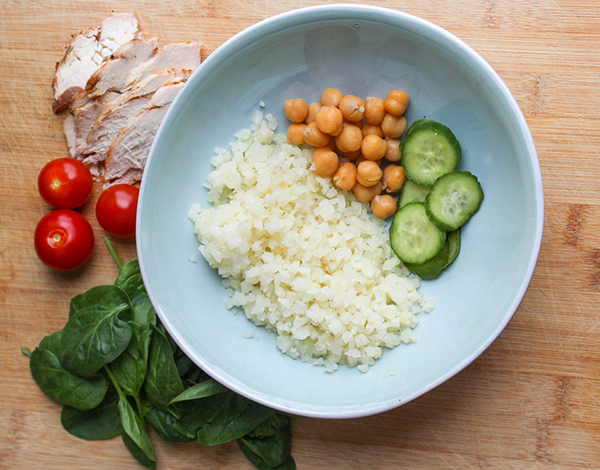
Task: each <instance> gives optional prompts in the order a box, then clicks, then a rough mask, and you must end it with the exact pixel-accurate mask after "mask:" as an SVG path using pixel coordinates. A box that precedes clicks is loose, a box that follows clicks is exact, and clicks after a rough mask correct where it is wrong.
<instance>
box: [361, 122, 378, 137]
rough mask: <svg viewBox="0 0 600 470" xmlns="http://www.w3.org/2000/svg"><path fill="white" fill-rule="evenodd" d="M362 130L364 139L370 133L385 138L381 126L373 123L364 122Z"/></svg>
mask: <svg viewBox="0 0 600 470" xmlns="http://www.w3.org/2000/svg"><path fill="white" fill-rule="evenodd" d="M361 130H362V135H363V139H364V138H365V137H366V136H368V135H376V136H378V137H381V138H382V139H383V131H382V130H381V126H375V125H373V124H364V125H363V126H362V129H361Z"/></svg>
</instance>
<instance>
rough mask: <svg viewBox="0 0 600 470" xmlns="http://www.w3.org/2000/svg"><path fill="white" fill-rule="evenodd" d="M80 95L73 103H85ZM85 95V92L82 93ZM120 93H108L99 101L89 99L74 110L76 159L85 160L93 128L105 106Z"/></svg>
mask: <svg viewBox="0 0 600 470" xmlns="http://www.w3.org/2000/svg"><path fill="white" fill-rule="evenodd" d="M80 93H81V92H80ZM80 93H78V94H77V95H76V97H75V99H74V101H73V102H75V101H79V102H83V97H82V96H80ZM82 93H84V94H85V91H84V92H82ZM119 96H120V94H119V93H113V92H108V93H105V94H104V95H102V97H101V98H100V99H98V100H91V99H88V100H87V103H85V104H84V105H83V106H81V107H79V108H77V109H74V110H72V112H71V114H72V115H73V118H74V121H75V151H76V158H78V159H79V160H83V159H84V158H85V156H86V154H87V141H86V139H87V136H88V134H89V132H90V130H91V129H92V126H93V125H94V123H95V122H96V120H97V119H98V116H99V115H100V112H101V111H102V108H103V107H104V105H105V104H106V103H108V102H111V101H113V100H115V99H117V98H118V97H119Z"/></svg>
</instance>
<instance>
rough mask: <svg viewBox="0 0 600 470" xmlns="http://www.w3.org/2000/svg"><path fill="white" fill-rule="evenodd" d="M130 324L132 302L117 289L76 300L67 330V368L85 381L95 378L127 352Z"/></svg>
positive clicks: (90, 293)
mask: <svg viewBox="0 0 600 470" xmlns="http://www.w3.org/2000/svg"><path fill="white" fill-rule="evenodd" d="M129 320H131V304H130V303H129V298H128V297H127V294H125V293H124V292H123V291H122V290H121V289H119V288H118V287H116V286H98V287H93V288H92V289H90V290H89V291H87V292H85V293H83V294H81V295H78V296H77V297H75V298H74V299H73V300H72V301H71V309H70V313H69V321H68V322H67V324H66V325H65V327H64V329H63V333H64V335H63V338H65V341H64V345H63V346H64V348H63V351H62V354H61V357H60V362H61V364H62V365H63V367H64V368H65V369H67V370H69V371H71V372H73V373H76V374H78V375H80V376H82V377H91V376H92V375H94V374H95V373H96V372H98V371H99V370H100V369H101V368H102V367H103V366H104V365H106V364H108V363H110V362H112V361H113V360H115V359H116V358H117V357H119V356H120V355H121V353H122V352H123V351H124V350H125V348H127V346H128V344H129V341H130V340H131V327H130V326H129V324H128V323H127V321H129Z"/></svg>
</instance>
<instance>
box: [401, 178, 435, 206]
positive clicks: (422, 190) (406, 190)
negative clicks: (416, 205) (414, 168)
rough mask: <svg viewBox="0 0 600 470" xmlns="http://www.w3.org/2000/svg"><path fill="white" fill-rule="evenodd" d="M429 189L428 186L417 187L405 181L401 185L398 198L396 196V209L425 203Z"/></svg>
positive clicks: (409, 181)
mask: <svg viewBox="0 0 600 470" xmlns="http://www.w3.org/2000/svg"><path fill="white" fill-rule="evenodd" d="M430 189H431V187H430V186H419V185H418V184H415V183H413V182H412V181H411V180H408V179H407V180H406V181H405V182H404V184H403V185H402V189H401V190H400V196H398V209H400V208H402V207H404V206H405V205H406V204H409V203H411V202H425V198H426V197H427V193H429V190H430Z"/></svg>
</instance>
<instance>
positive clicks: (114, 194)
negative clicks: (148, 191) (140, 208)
mask: <svg viewBox="0 0 600 470" xmlns="http://www.w3.org/2000/svg"><path fill="white" fill-rule="evenodd" d="M139 194H140V190H139V189H138V188H136V187H135V186H131V185H129V184H116V185H114V186H111V187H109V188H108V189H107V190H106V191H104V192H103V193H102V194H101V195H100V198H99V199H98V203H97V204H96V218H97V219H98V222H99V223H100V226H101V227H102V228H103V229H104V230H106V231H107V232H108V233H110V234H111V235H114V236H115V237H122V238H128V237H133V236H134V235H135V215H136V212H137V204H138V197H139Z"/></svg>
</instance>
